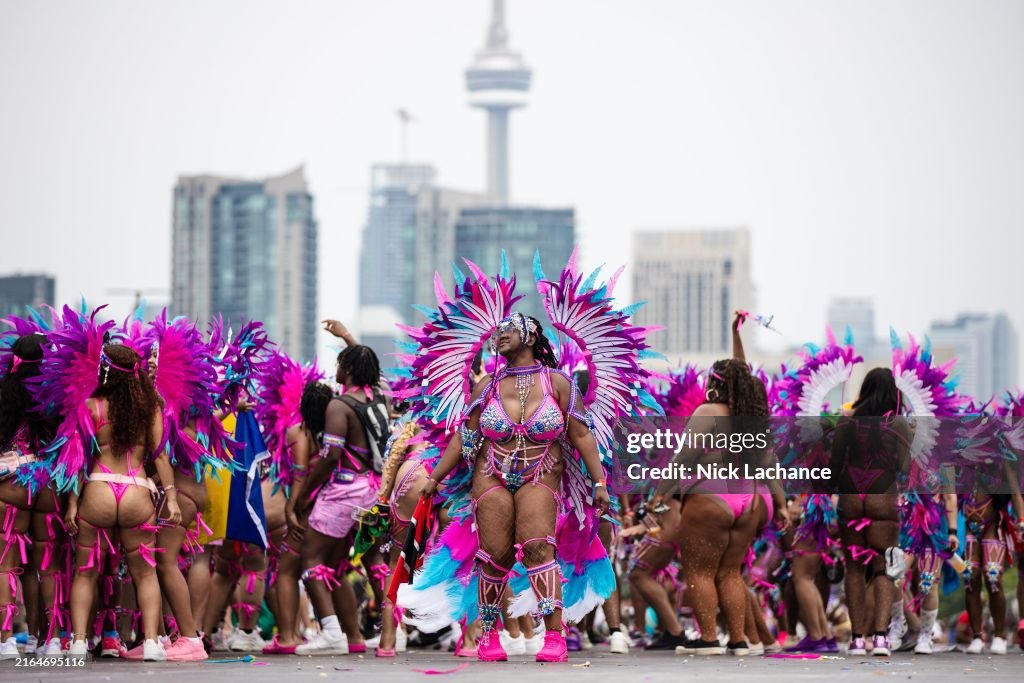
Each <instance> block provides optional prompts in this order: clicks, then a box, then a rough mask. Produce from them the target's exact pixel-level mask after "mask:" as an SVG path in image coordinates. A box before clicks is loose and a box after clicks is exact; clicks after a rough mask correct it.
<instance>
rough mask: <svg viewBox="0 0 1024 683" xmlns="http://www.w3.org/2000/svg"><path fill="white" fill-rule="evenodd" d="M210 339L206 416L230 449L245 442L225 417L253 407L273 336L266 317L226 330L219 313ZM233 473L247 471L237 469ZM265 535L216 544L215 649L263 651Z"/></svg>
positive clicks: (210, 631)
mask: <svg viewBox="0 0 1024 683" xmlns="http://www.w3.org/2000/svg"><path fill="white" fill-rule="evenodd" d="M207 345H208V347H209V351H210V355H211V356H212V357H213V358H214V363H215V365H216V367H217V372H218V383H217V386H216V391H215V393H214V396H213V403H214V407H215V409H216V411H215V412H214V413H212V414H210V415H209V418H212V419H209V420H208V427H209V429H210V430H211V434H215V436H211V440H213V439H214V438H216V439H221V440H223V441H224V442H225V443H229V444H230V448H231V449H239V448H243V447H244V444H239V443H236V442H235V441H234V440H232V439H229V437H228V436H227V434H226V433H225V432H224V427H223V425H222V423H221V420H223V419H224V418H225V417H226V416H228V415H233V414H236V413H238V412H245V411H248V410H251V409H252V403H251V402H250V399H251V398H252V397H254V396H256V395H257V391H256V382H257V379H258V378H259V368H260V366H261V364H262V363H264V362H265V360H266V354H267V353H269V347H270V346H271V342H270V341H269V340H268V339H267V333H266V330H265V329H264V327H263V323H261V322H259V321H255V320H251V321H248V322H246V323H244V324H243V325H242V326H241V328H240V329H239V330H238V333H237V334H235V333H233V330H232V329H230V328H229V329H227V331H225V327H224V321H223V320H222V319H220V318H217V319H215V320H214V321H212V323H211V325H210V334H209V340H208V341H207ZM233 476H247V475H246V473H244V472H236V473H235V474H234V475H233ZM229 500H230V499H229ZM227 516H230V513H229V514H228V515H227ZM264 540H265V539H264V538H263V537H262V534H261V536H260V537H259V538H256V539H255V540H254V539H253V538H248V539H243V540H237V539H233V538H230V537H227V538H224V540H223V542H222V543H220V544H219V545H216V546H215V548H214V550H213V560H214V561H213V574H212V576H211V577H210V583H209V593H208V597H207V599H206V608H205V612H204V614H203V631H204V633H205V634H206V637H207V638H209V641H210V642H209V645H210V647H211V649H230V650H235V651H239V652H259V651H260V650H262V649H263V647H264V646H265V645H266V643H265V642H264V641H263V638H262V637H261V636H260V633H259V629H258V628H257V625H258V624H257V621H258V618H259V610H260V607H261V606H262V604H263V597H264V594H265V591H266V571H267V556H266V551H265V549H264V547H263V541H264ZM255 541H259V542H255ZM211 545H214V544H213V543H211ZM190 578H191V577H190ZM236 589H237V590H236ZM235 595H237V596H238V600H237V601H236V602H234V603H232V604H231V608H232V611H233V612H234V613H235V614H237V615H238V628H236V629H235V631H234V633H233V634H232V636H231V638H230V639H225V638H224V637H223V634H222V632H221V630H220V626H221V624H222V622H223V621H224V615H225V613H226V611H227V608H228V603H229V601H230V600H231V598H232V596H235Z"/></svg>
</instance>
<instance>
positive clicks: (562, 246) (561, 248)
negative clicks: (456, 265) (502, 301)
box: [455, 206, 576, 323]
mask: <svg viewBox="0 0 1024 683" xmlns="http://www.w3.org/2000/svg"><path fill="white" fill-rule="evenodd" d="M575 243H576V216H575V211H574V210H573V209H539V208H532V207H524V206H506V207H493V206H492V207H487V206H481V207H470V208H464V209H463V210H462V212H461V213H460V214H459V218H458V222H457V223H456V225H455V253H456V254H457V255H458V257H459V259H460V261H459V262H460V263H461V259H462V258H467V259H469V260H470V261H473V262H474V263H476V264H477V265H478V266H480V267H481V268H482V269H483V271H484V272H485V273H487V274H488V275H494V274H496V273H497V272H498V270H499V269H500V268H501V251H502V249H504V250H505V255H506V258H507V259H508V266H509V270H510V271H512V272H514V273H515V274H516V277H517V278H518V279H517V288H516V291H517V292H521V293H524V294H526V295H527V296H526V298H525V299H524V300H523V302H522V303H521V304H520V305H518V306H517V309H518V310H520V311H522V312H523V313H526V314H528V315H532V316H534V317H536V318H537V319H538V320H540V321H541V322H542V323H543V322H544V319H545V318H544V307H543V305H542V303H541V300H540V296H539V295H537V293H536V292H537V289H536V283H535V282H534V279H533V256H534V253H535V252H536V251H537V250H538V249H539V250H540V257H541V264H542V265H543V267H544V273H545V275H547V276H548V277H549V278H557V277H558V274H559V272H561V269H562V268H563V267H564V266H565V264H566V262H567V261H568V260H569V256H570V255H571V254H572V250H573V246H574V245H575Z"/></svg>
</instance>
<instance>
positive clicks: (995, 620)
mask: <svg viewBox="0 0 1024 683" xmlns="http://www.w3.org/2000/svg"><path fill="white" fill-rule="evenodd" d="M1007 431H1009V430H1007ZM1005 445H1006V444H999V446H1002V447H1004V448H1005ZM996 452H997V454H998V455H999V456H1000V457H996V458H988V459H986V460H983V461H980V462H975V463H972V464H971V465H970V466H969V467H968V468H966V469H967V470H968V472H967V473H966V474H967V476H965V477H964V478H965V479H966V480H967V485H968V487H969V493H968V494H967V495H965V496H963V497H962V498H961V512H962V513H963V515H964V521H965V523H966V526H967V529H966V535H965V544H964V545H965V547H964V560H966V562H967V570H966V571H965V572H964V579H965V581H966V585H967V590H966V591H965V594H964V599H965V602H966V605H967V617H968V625H969V626H970V629H971V642H970V644H969V645H968V646H967V650H966V651H967V653H968V654H981V652H982V649H983V648H984V640H983V638H982V611H983V605H982V599H981V589H982V583H984V585H985V589H986V590H987V592H988V602H989V612H990V613H991V614H992V641H991V643H990V644H989V653H990V654H993V655H1005V654H1006V610H1007V600H1006V592H1005V590H1004V589H1003V572H1004V571H1005V569H1006V567H1007V566H1008V565H1009V564H1010V562H1011V555H1010V553H1011V549H1012V548H1013V544H1014V541H1013V539H1014V537H1016V536H1019V535H1020V534H1021V533H1022V532H1024V498H1022V496H1021V484H1020V471H1019V470H1018V469H1017V467H1016V464H1015V462H1014V461H1016V460H1017V457H1018V449H1013V452H1011V453H1006V454H1005V455H1006V457H1002V456H1003V453H1000V452H999V451H996ZM962 474H964V473H963V472H962Z"/></svg>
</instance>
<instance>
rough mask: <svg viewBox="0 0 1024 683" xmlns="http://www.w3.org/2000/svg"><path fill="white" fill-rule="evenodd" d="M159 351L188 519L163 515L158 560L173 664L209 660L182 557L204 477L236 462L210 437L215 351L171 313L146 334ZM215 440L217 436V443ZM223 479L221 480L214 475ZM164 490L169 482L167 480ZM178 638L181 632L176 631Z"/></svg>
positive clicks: (155, 365)
mask: <svg viewBox="0 0 1024 683" xmlns="http://www.w3.org/2000/svg"><path fill="white" fill-rule="evenodd" d="M146 338H147V340H148V341H149V342H150V345H151V348H152V349H153V352H152V354H151V357H150V372H151V373H152V375H153V382H154V385H155V387H156V390H157V393H158V394H159V395H160V397H161V398H162V399H163V421H164V428H163V432H164V444H162V446H161V447H162V448H164V449H165V450H166V452H167V453H168V454H169V456H170V458H171V463H172V465H173V466H174V480H173V482H172V483H170V484H168V485H166V486H164V488H165V489H166V488H168V487H169V488H172V489H174V490H175V491H177V493H178V501H179V507H180V508H181V521H180V523H178V524H169V523H167V522H166V521H165V520H164V519H163V517H164V515H163V510H161V511H160V512H159V513H158V521H159V525H160V530H159V532H158V533H157V544H158V546H159V547H161V548H163V549H164V552H163V553H161V554H160V556H159V557H158V559H157V577H158V578H159V580H160V588H161V590H162V591H163V594H164V597H165V598H166V600H167V603H168V605H169V607H170V610H171V613H172V614H173V615H174V617H173V619H174V621H173V626H174V628H169V629H168V635H171V636H175V635H176V639H175V640H174V641H173V642H172V643H170V645H169V647H167V648H166V651H167V659H168V660H170V661H185V662H191V661H202V660H204V659H206V657H207V655H206V650H205V649H204V648H203V643H202V639H201V638H200V634H199V631H198V627H197V623H196V619H195V617H194V615H193V612H192V599H191V596H190V594H189V590H188V583H187V582H186V580H185V576H184V575H183V573H182V570H181V567H180V563H181V561H182V559H183V558H182V557H181V555H182V552H183V551H184V552H186V553H189V554H192V553H195V552H197V551H198V550H199V549H200V548H199V545H198V538H199V530H200V528H205V524H204V523H203V520H202V514H201V513H202V510H203V506H204V504H205V502H206V486H205V485H204V477H206V476H209V474H208V473H209V472H213V471H217V472H219V471H221V470H224V469H226V468H227V467H228V466H229V464H230V462H231V454H230V453H229V452H228V451H227V449H226V448H225V445H224V441H223V439H218V438H217V434H212V435H211V434H210V429H209V427H210V425H211V424H212V422H213V421H212V419H211V418H210V417H209V416H211V415H213V413H214V412H215V411H214V405H213V394H214V393H215V392H216V391H217V386H216V385H217V372H216V370H215V368H214V365H213V358H212V356H211V354H210V352H209V347H208V346H207V344H206V343H205V342H204V340H203V338H202V335H201V334H200V333H199V330H198V329H196V326H195V324H194V323H192V322H191V321H189V320H187V319H185V318H176V319H173V320H168V318H167V312H166V310H165V311H163V312H162V313H161V314H160V316H159V317H157V319H156V320H154V321H153V322H152V323H151V324H150V326H149V328H148V330H147V332H146ZM211 437H212V438H211ZM213 476H219V474H216V475H213ZM160 483H161V484H165V482H163V481H161V482H160ZM175 632H176V633H175ZM141 655H142V651H141V648H138V649H137V650H136V651H134V652H133V651H131V650H129V651H127V652H125V653H124V655H123V656H124V657H125V658H127V659H134V658H140V657H141Z"/></svg>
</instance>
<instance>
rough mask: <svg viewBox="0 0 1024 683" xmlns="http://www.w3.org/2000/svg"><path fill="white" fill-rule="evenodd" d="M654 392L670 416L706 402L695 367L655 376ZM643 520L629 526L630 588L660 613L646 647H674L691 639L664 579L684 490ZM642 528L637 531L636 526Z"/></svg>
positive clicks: (645, 509)
mask: <svg viewBox="0 0 1024 683" xmlns="http://www.w3.org/2000/svg"><path fill="white" fill-rule="evenodd" d="M654 379H655V380H656V381H655V382H652V384H651V386H650V389H649V391H650V393H651V395H652V396H654V397H655V399H656V400H657V401H658V403H659V404H661V406H662V409H663V410H664V412H665V416H666V417H668V418H670V419H671V418H675V419H677V420H682V421H685V420H687V419H689V417H690V416H691V415H692V414H693V412H694V410H696V409H697V407H698V406H700V405H701V403H703V402H704V383H703V380H702V379H701V376H700V373H699V372H698V370H697V368H696V366H693V365H687V366H686V367H685V368H682V369H680V370H676V371H672V372H670V373H669V375H668V376H667V377H663V378H660V381H657V380H659V378H658V377H654ZM638 510H639V511H640V512H642V513H643V515H642V518H641V519H639V520H638V521H639V522H640V523H639V524H637V525H636V526H634V527H632V528H631V529H629V530H627V533H628V534H629V535H631V536H633V537H634V545H633V556H632V558H631V559H630V562H629V566H628V572H627V574H628V579H629V583H630V587H631V588H632V589H634V590H635V591H636V592H637V593H639V594H640V595H641V596H642V597H643V599H644V601H645V602H646V603H647V604H648V605H650V606H651V608H652V609H653V610H654V613H655V614H656V615H657V617H658V627H659V630H660V631H661V635H660V636H659V637H658V638H657V639H655V640H654V641H653V642H650V643H648V644H647V645H646V646H645V647H644V649H645V650H675V648H676V647H677V646H679V645H684V644H685V643H686V636H685V635H684V634H683V627H682V625H681V624H680V623H679V617H678V616H677V609H676V602H677V601H676V597H675V595H670V594H669V593H668V592H666V590H665V588H664V586H663V585H662V583H661V582H660V581H659V579H658V577H659V575H661V574H662V573H663V572H664V571H665V569H666V568H667V567H668V566H669V564H670V563H671V562H672V561H673V560H675V559H677V558H678V556H679V545H678V536H679V522H680V515H681V512H682V494H681V493H679V492H676V493H673V494H672V495H671V497H669V498H668V499H666V500H664V501H662V502H660V503H659V504H657V505H648V504H643V505H642V506H640V507H639V508H638ZM634 529H635V530H639V531H641V532H642V533H640V534H634V533H633V530H634Z"/></svg>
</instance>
